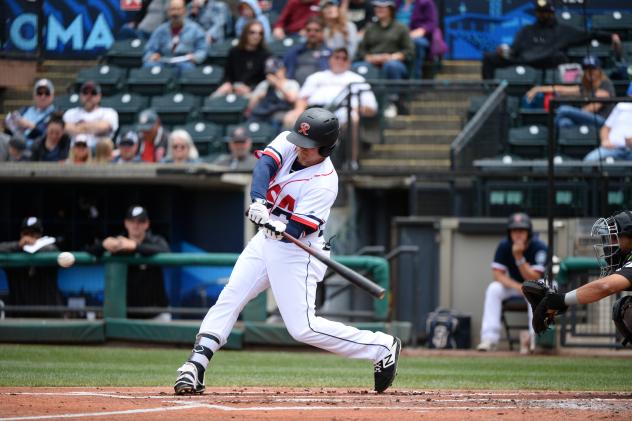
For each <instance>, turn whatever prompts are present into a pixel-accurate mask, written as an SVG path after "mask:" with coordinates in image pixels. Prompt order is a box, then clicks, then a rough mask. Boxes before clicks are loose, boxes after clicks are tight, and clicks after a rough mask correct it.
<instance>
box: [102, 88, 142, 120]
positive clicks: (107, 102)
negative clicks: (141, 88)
mask: <svg viewBox="0 0 632 421" xmlns="http://www.w3.org/2000/svg"><path fill="white" fill-rule="evenodd" d="M148 105H149V98H147V97H144V96H142V95H139V94H135V93H121V94H117V95H114V96H110V97H104V98H103V99H102V100H101V106H103V107H111V108H114V109H115V110H116V111H117V112H118V115H119V124H134V123H135V122H136V115H137V114H138V113H139V112H140V111H142V110H143V109H145V108H147V106H148Z"/></svg>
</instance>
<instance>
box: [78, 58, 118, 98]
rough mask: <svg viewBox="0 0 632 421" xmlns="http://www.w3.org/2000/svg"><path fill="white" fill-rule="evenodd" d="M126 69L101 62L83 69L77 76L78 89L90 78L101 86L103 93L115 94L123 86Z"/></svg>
mask: <svg viewBox="0 0 632 421" xmlns="http://www.w3.org/2000/svg"><path fill="white" fill-rule="evenodd" d="M125 75H126V71H125V70H124V69H123V68H121V67H118V66H114V65H111V64H100V65H98V66H94V67H89V68H87V69H82V70H80V71H79V73H78V74H77V77H76V78H75V87H76V89H75V90H76V91H77V92H78V91H79V88H80V87H81V85H82V84H83V83H85V82H87V81H88V80H93V81H95V82H97V83H98V84H99V85H100V86H101V92H102V93H103V95H114V94H115V93H116V92H118V91H120V90H121V89H122V88H123V85H124V83H125Z"/></svg>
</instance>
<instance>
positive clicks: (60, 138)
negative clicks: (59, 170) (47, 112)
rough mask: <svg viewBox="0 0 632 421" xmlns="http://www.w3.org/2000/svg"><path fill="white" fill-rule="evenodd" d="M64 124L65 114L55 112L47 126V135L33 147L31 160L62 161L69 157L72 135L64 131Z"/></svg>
mask: <svg viewBox="0 0 632 421" xmlns="http://www.w3.org/2000/svg"><path fill="white" fill-rule="evenodd" d="M64 126H65V123H64V118H63V114H60V113H54V114H53V115H52V116H51V118H50V121H49V122H48V126H47V127H46V136H44V137H43V138H41V139H40V140H38V141H36V142H35V144H33V147H32V148H31V161H45V162H61V161H65V160H66V158H68V152H69V149H70V137H69V136H68V135H67V134H65V133H64Z"/></svg>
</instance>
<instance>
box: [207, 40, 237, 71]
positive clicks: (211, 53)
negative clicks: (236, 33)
mask: <svg viewBox="0 0 632 421" xmlns="http://www.w3.org/2000/svg"><path fill="white" fill-rule="evenodd" d="M238 41H239V40H238V39H237V38H232V39H227V40H225V41H220V42H216V43H214V44H213V45H211V46H210V47H209V48H208V54H207V55H206V61H205V63H207V64H214V65H217V66H221V67H224V65H225V64H226V59H227V58H228V51H229V50H230V49H231V48H233V47H234V46H236V45H237V42H238Z"/></svg>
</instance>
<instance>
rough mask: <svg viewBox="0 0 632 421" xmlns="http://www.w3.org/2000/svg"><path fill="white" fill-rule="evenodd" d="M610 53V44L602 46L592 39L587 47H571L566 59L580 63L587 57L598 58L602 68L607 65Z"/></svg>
mask: <svg viewBox="0 0 632 421" xmlns="http://www.w3.org/2000/svg"><path fill="white" fill-rule="evenodd" d="M611 53H612V47H611V46H610V44H602V43H600V42H599V41H598V40H596V39H593V40H592V41H590V44H588V46H579V47H573V48H570V49H569V50H568V53H567V55H568V58H569V60H571V61H574V62H578V63H579V62H581V61H582V59H583V58H584V57H586V56H587V55H591V56H595V57H599V59H600V60H601V62H602V63H604V66H606V65H607V63H608V61H609V59H610V55H611Z"/></svg>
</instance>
